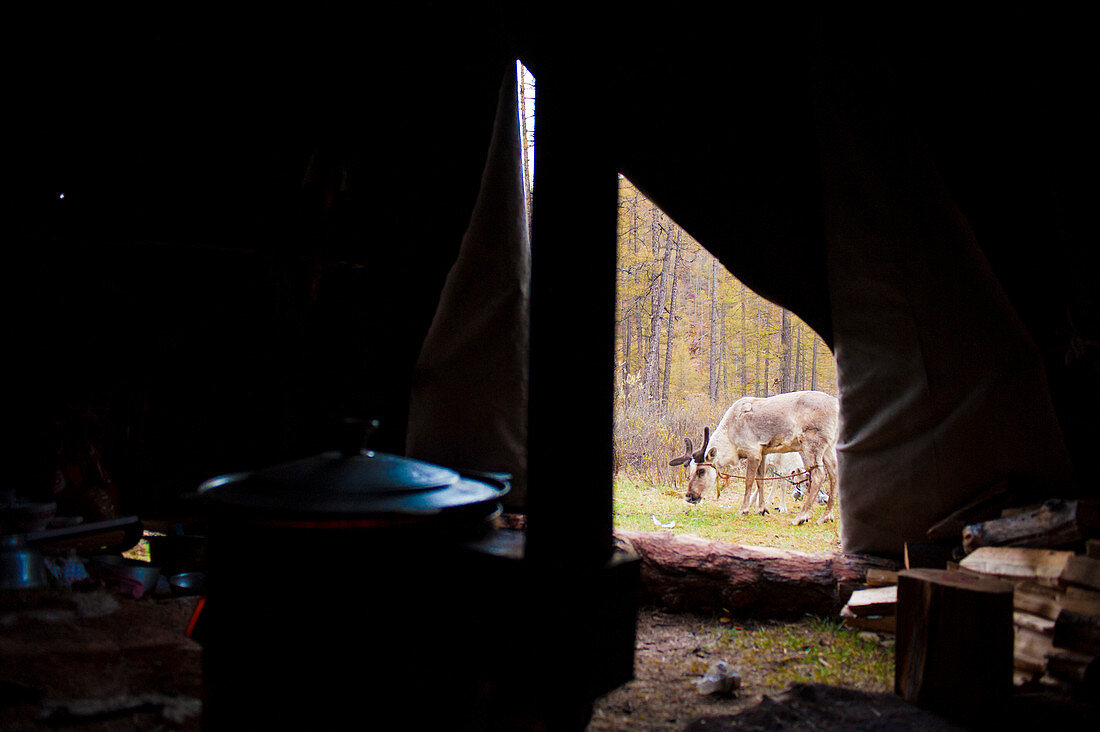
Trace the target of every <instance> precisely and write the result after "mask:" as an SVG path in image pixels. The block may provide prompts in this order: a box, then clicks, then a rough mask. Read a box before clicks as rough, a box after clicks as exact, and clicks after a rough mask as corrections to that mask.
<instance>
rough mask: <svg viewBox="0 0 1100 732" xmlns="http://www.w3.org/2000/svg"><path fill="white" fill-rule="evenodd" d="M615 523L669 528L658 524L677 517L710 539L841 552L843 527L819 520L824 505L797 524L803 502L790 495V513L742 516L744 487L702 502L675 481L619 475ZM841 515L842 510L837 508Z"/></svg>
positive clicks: (689, 530) (687, 529)
mask: <svg viewBox="0 0 1100 732" xmlns="http://www.w3.org/2000/svg"><path fill="white" fill-rule="evenodd" d="M614 487H615V494H614V496H615V504H614V525H615V528H617V529H630V530H635V531H657V530H665V529H661V528H660V527H658V526H656V525H655V524H654V523H653V518H652V517H654V516H655V517H656V518H657V520H658V521H660V522H661V523H665V524H667V523H671V522H675V526H674V527H673V528H672V529H669V530H671V531H672V532H673V533H677V534H680V533H685V534H696V535H698V536H701V537H703V538H706V539H714V540H717V541H728V542H730V543H734V544H745V545H753V546H773V547H779V548H782V549H795V550H798V551H805V552H820V551H837V550H839V549H840V533H839V530H840V527H839V523H838V522H836V521H833V522H830V523H827V524H819V523H817V521H816V519H817V517H819V516H821V515H822V514H823V513H824V512H825V507H824V506H820V505H818V506H816V507H815V508H814V513H813V517H812V518H811V520H810V521H809V522H807V523H805V524H803V525H802V526H792V525H791V519H792V518H793V517H794V516H795V514H797V513H798V511H799V509H800V508H801V503H800V502H797V501H795V500H794V498H793V497H791V498H788V500H787V513H775V512H771V513H768V514H766V515H763V516H760V515H757V514H755V513H750V514H748V515H745V516H742V515H741V513H740V511H739V509H740V506H741V498H742V496H743V495H744V492H743V490H742V489H741V487H740V486H736V487H735V486H733V485H732V484H731V485H730V487H729V488H728V489H726V490H723V491H722V495H721V497H720V498H717V499H716V498H715V496H714V495H713V494H708V495H706V496H705V497H704V500H703V501H702V502H700V503H696V504H694V505H693V504H690V503H688V502H687V501H685V500H684V489H683V487H682V486H676V485H664V486H661V485H647V484H645V483H642V482H639V481H634V480H629V479H620V480H616V481H615V483H614ZM837 513H838V514H839V510H838V511H837Z"/></svg>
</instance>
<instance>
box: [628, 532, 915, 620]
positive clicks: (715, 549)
mask: <svg viewBox="0 0 1100 732" xmlns="http://www.w3.org/2000/svg"><path fill="white" fill-rule="evenodd" d="M615 538H616V540H617V542H618V544H619V546H620V547H621V548H622V549H624V550H627V551H631V552H633V553H634V554H635V555H637V556H638V557H639V559H640V560H641V583H640V584H641V587H640V594H641V598H640V599H642V600H644V601H649V602H654V603H656V604H658V605H661V606H663V607H666V608H668V609H670V610H673V611H694V610H710V609H720V608H724V609H726V610H729V611H730V612H731V613H735V614H737V615H741V616H754V617H769V618H797V617H801V616H803V615H805V614H807V613H812V614H816V615H835V614H837V613H838V612H839V611H840V609H841V608H842V607H844V604H845V603H846V602H847V601H848V599H849V597H850V596H851V594H852V592H853V591H854V590H855V589H857V588H859V587H860V586H862V585H863V584H864V582H865V580H866V577H867V571H868V570H869V569H871V568H878V569H888V570H894V569H897V563H896V562H893V561H891V560H888V559H882V558H878V557H869V556H862V555H854V554H843V553H840V552H813V553H811V552H799V551H792V550H787V549H775V548H771V547H759V546H739V545H737V544H729V543H727V542H722V541H711V540H707V539H703V538H700V537H698V536H694V535H691V534H671V533H668V532H658V531H625V530H623V531H616V532H615Z"/></svg>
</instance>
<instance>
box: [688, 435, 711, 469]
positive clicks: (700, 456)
mask: <svg viewBox="0 0 1100 732" xmlns="http://www.w3.org/2000/svg"><path fill="white" fill-rule="evenodd" d="M709 442H710V427H704V428H703V444H702V445H700V446H699V449H698V450H696V451H695V453H694V454H693V455H692V456H691V459H692V460H694V461H695V462H697V463H701V462H703V453H704V452H705V451H706V449H707V443H709Z"/></svg>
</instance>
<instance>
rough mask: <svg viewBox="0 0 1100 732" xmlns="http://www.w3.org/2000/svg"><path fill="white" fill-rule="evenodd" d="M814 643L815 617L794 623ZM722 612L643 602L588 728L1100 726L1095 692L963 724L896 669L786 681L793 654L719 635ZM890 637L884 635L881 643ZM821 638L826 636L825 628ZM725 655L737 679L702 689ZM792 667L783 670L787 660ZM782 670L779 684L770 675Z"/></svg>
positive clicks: (779, 730)
mask: <svg viewBox="0 0 1100 732" xmlns="http://www.w3.org/2000/svg"><path fill="white" fill-rule="evenodd" d="M794 626H795V629H796V630H797V631H798V632H799V633H800V634H801V633H806V634H809V635H808V636H807V637H808V638H809V639H810V642H811V643H813V642H814V641H813V633H814V632H815V629H814V627H813V623H812V621H809V620H807V621H803V622H800V623H796V624H794ZM723 629H724V626H723V625H722V623H721V622H720V620H719V619H718V618H713V617H706V616H697V615H692V614H683V613H669V612H664V611H662V610H659V609H655V608H642V609H641V610H640V612H639V613H638V625H637V640H636V643H635V659H634V668H635V678H634V680H632V681H629V682H627V683H626V684H624V685H623V686H621V687H619V688H618V689H615V690H614V691H612V692H611V693H609V694H607V695H606V696H604V697H602V698H600V699H598V700H596V703H595V705H594V709H593V715H592V719H591V721H590V723H589V725H588V728H587V732H607V731H611V730H630V731H632V732H633V731H638V732H658V731H666V730H669V731H671V730H676V731H678V732H679V731H682V732H713V731H714V730H718V731H720V732H733V731H734V730H738V731H740V730H757V731H761V732H764V731H766V732H794V731H795V730H798V731H802V730H818V731H822V730H824V731H827V732H849V731H851V730H877V731H882V732H885V731H887V730H889V731H890V732H947V731H952V732H954V731H957V730H966V729H1041V728H1043V727H1050V728H1057V729H1059V730H1095V729H1100V707H1098V706H1097V704H1096V702H1095V700H1083V701H1081V700H1076V701H1075V700H1070V699H1067V698H1064V697H1061V696H1050V695H1048V694H1020V693H1017V694H1016V695H1014V698H1013V700H1012V703H1011V704H1010V705H1008V708H1006V709H1005V710H1003V712H1002V715H1003V716H1001V717H1000V718H997V719H991V718H988V717H985V718H983V719H982V720H980V721H979V722H978V723H977V724H973V723H971V724H967V725H962V724H959V723H956V722H953V721H949V720H947V719H944V718H943V717H941V716H938V715H936V714H933V713H931V712H928V711H926V710H924V709H921V708H919V707H917V706H914V705H912V704H908V703H906V702H904V701H903V700H902V699H901V698H900V697H898V696H897V695H895V694H894V693H893V678H892V676H891V678H889V679H884V678H881V676H879V677H878V678H872V677H869V676H867V675H866V674H862V675H860V674H856V673H851V674H850V675H849V672H848V670H844V671H842V672H841V673H840V676H841V677H842V678H843V677H847V678H849V681H840V682H837V681H835V677H834V680H832V681H830V683H828V684H825V683H817V682H816V681H817V680H815V679H813V678H812V676H811V675H810V674H807V675H806V677H805V678H804V679H803V680H794V681H792V680H790V679H791V674H789V673H786V674H778V673H776V670H777V668H780V667H786V666H787V665H788V664H789V661H788V659H789V658H790V656H788V657H786V658H784V657H777V656H776V655H775V654H774V653H770V652H765V651H763V650H761V649H754V648H752V647H751V646H750V647H740V648H739V647H738V646H737V645H736V644H730V643H728V642H726V643H723V642H721V640H720V637H721V634H722V631H723ZM891 637H892V636H889V635H883V636H880V639H881V641H883V642H884V643H885V644H886V645H888V644H889V640H890V638H891ZM820 642H822V643H828V642H830V641H829V640H828V637H827V635H826V634H824V633H822V634H821V640H820ZM718 660H722V661H725V662H726V663H727V664H728V665H729V666H730V667H732V668H733V669H735V670H736V671H737V672H739V674H740V677H741V684H740V688H739V689H738V690H737V691H735V692H733V693H731V694H728V695H724V696H707V695H702V694H700V693H699V691H698V689H697V688H696V681H698V680H699V679H700V678H701V677H702V675H703V674H704V673H705V671H706V669H707V667H708V666H709V665H710V664H711V663H713V662H715V661H718ZM788 670H789V669H788ZM777 678H782V679H784V680H783V681H782V682H781V683H777V682H776V679H777Z"/></svg>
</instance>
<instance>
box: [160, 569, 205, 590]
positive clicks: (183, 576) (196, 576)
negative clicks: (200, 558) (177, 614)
mask: <svg viewBox="0 0 1100 732" xmlns="http://www.w3.org/2000/svg"><path fill="white" fill-rule="evenodd" d="M168 587H170V588H171V590H172V594H173V595H201V594H203V593H204V592H205V591H206V575H205V574H203V573H202V572H180V573H179V574H174V575H172V576H171V577H169V578H168Z"/></svg>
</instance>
